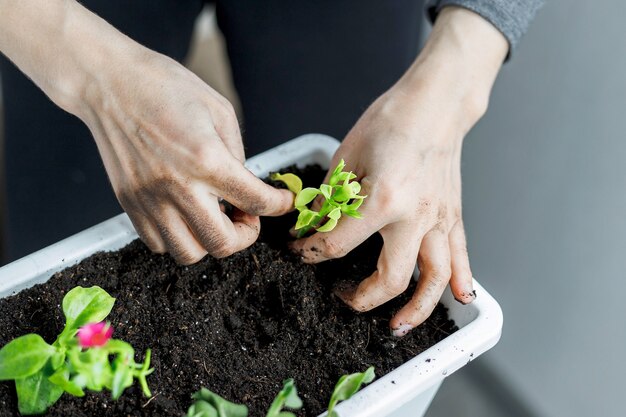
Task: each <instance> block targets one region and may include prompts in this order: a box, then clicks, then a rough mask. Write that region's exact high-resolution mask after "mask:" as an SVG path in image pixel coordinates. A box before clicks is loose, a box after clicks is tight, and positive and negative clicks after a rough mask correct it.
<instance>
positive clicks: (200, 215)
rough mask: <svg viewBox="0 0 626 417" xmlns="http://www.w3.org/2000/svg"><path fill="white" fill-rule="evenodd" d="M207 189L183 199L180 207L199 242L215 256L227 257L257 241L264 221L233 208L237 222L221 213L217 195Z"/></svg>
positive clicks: (177, 204) (179, 202)
mask: <svg viewBox="0 0 626 417" xmlns="http://www.w3.org/2000/svg"><path fill="white" fill-rule="evenodd" d="M202 193H203V190H197V191H195V192H193V193H192V194H191V195H190V196H188V197H187V198H184V197H182V196H179V199H178V200H177V202H176V206H177V208H178V209H179V211H180V213H181V215H182V217H183V218H184V220H185V222H186V223H187V224H188V225H189V228H190V229H191V232H192V233H193V235H194V237H195V239H196V240H197V241H198V242H200V244H201V245H202V247H203V248H204V249H205V250H206V251H207V252H208V253H209V254H210V255H211V256H213V257H216V258H223V257H226V256H229V255H232V254H233V253H235V252H238V251H240V250H242V249H245V248H247V247H248V246H250V245H251V244H252V243H254V241H255V240H256V239H257V237H258V235H259V231H260V221H259V218H258V217H256V216H252V215H250V214H247V213H244V212H242V211H241V210H238V209H236V208H235V209H233V220H232V221H231V219H229V218H228V216H226V214H224V213H223V212H222V211H221V210H220V206H219V203H218V201H217V198H216V197H215V196H211V195H209V194H205V196H204V197H202Z"/></svg>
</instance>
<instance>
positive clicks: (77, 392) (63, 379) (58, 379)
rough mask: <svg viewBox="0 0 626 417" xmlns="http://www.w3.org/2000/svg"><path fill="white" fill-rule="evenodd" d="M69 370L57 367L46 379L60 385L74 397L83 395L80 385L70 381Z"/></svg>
mask: <svg viewBox="0 0 626 417" xmlns="http://www.w3.org/2000/svg"><path fill="white" fill-rule="evenodd" d="M69 378H70V371H68V370H67V369H66V368H62V369H59V370H58V371H56V372H55V373H54V374H52V375H51V376H50V377H49V378H48V380H49V381H50V382H52V383H53V384H55V385H58V386H59V387H61V388H62V389H63V390H64V391H65V392H67V393H69V394H71V395H73V396H75V397H84V396H85V391H83V389H82V387H81V386H80V385H78V384H77V383H76V382H74V381H70V379H69Z"/></svg>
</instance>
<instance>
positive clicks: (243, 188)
mask: <svg viewBox="0 0 626 417" xmlns="http://www.w3.org/2000/svg"><path fill="white" fill-rule="evenodd" d="M221 170H222V171H223V172H225V173H228V176H227V177H224V178H222V179H221V181H218V183H217V184H216V185H215V187H216V188H217V192H218V193H219V195H220V197H223V198H224V199H225V200H226V201H228V202H229V203H231V204H232V205H233V206H235V207H237V208H238V209H240V210H242V211H245V212H246V213H248V214H252V215H254V216H280V215H283V214H286V213H288V212H290V211H291V210H292V209H293V198H294V195H293V193H292V192H291V191H288V190H282V189H277V188H274V187H272V186H270V185H268V184H266V183H264V182H263V181H261V180H260V179H259V178H257V177H255V176H254V174H252V173H251V172H250V171H248V170H247V169H246V168H245V167H244V166H243V164H241V163H240V162H239V161H237V160H236V159H235V158H226V159H225V160H224V161H223V164H222V167H221Z"/></svg>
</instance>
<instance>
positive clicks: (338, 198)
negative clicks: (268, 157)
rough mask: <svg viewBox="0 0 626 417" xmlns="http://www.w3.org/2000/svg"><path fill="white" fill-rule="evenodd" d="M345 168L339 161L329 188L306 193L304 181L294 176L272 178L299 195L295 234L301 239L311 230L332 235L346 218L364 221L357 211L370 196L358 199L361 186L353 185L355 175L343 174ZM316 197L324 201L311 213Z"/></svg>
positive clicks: (295, 201)
mask: <svg viewBox="0 0 626 417" xmlns="http://www.w3.org/2000/svg"><path fill="white" fill-rule="evenodd" d="M345 166H346V164H345V162H344V160H343V159H342V160H341V161H339V164H338V165H337V167H336V168H335V170H334V171H333V173H332V174H331V176H330V178H329V180H328V184H322V185H321V186H320V187H319V188H312V187H307V188H304V189H303V188H302V180H301V179H300V178H299V177H298V176H297V175H294V174H279V173H274V174H272V176H271V178H272V179H273V180H277V181H282V182H283V183H284V184H285V185H286V186H287V188H288V189H289V190H290V191H291V192H293V193H294V194H295V195H296V197H295V199H294V206H295V208H296V210H298V212H299V214H298V220H297V221H296V226H295V230H296V232H297V235H296V236H297V237H298V238H301V237H303V236H305V235H306V234H307V233H308V232H309V231H311V230H312V229H315V231H317V232H330V231H331V230H333V229H334V228H335V226H337V222H338V221H339V219H340V218H341V216H342V215H344V214H345V215H346V216H350V217H354V218H357V219H360V218H362V215H361V213H360V212H359V211H358V209H359V207H361V204H363V200H364V199H365V198H366V197H367V196H366V195H359V193H360V192H361V184H359V183H358V182H357V181H352V180H353V179H355V178H356V175H355V174H353V173H352V172H346V171H344V170H343V169H344V167H345ZM317 196H322V197H323V203H322V205H321V207H320V209H319V211H315V210H312V209H311V207H310V206H309V205H310V204H311V203H312V202H313V200H315V198H316V197H317Z"/></svg>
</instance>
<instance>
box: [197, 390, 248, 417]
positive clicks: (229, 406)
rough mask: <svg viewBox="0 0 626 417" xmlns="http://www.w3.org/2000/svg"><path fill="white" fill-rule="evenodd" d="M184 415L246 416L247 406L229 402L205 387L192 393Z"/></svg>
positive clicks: (198, 416)
mask: <svg viewBox="0 0 626 417" xmlns="http://www.w3.org/2000/svg"><path fill="white" fill-rule="evenodd" d="M192 398H193V399H194V403H193V404H192V405H191V407H189V410H188V411H187V416H186V417H248V407H246V406H245V405H241V404H235V403H231V402H230V401H228V400H225V399H224V398H222V397H220V396H219V395H217V394H216V393H214V392H212V391H209V390H208V389H206V388H201V389H200V391H198V392H196V393H195V394H193V396H192Z"/></svg>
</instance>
